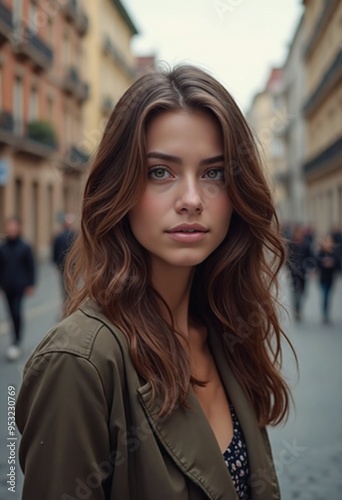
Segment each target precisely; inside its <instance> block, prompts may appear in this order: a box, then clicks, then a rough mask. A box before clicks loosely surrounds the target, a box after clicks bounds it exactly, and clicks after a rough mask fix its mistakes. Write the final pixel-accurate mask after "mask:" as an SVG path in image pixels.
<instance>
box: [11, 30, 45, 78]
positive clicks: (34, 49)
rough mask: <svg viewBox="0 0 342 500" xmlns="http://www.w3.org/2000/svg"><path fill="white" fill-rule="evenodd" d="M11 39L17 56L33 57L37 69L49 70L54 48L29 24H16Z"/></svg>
mask: <svg viewBox="0 0 342 500" xmlns="http://www.w3.org/2000/svg"><path fill="white" fill-rule="evenodd" d="M11 41H12V45H13V48H14V51H15V52H16V53H17V56H19V57H22V58H28V59H31V61H32V62H33V64H34V66H35V67H36V68H37V69H40V70H47V69H49V68H50V66H51V65H52V61H53V53H52V50H51V49H50V47H49V46H48V45H47V44H46V43H45V42H43V40H42V39H41V38H40V37H39V36H38V35H37V34H36V33H33V31H31V30H30V29H29V28H28V27H27V26H25V25H23V24H20V25H18V26H16V27H15V29H14V31H13V33H12V36H11Z"/></svg>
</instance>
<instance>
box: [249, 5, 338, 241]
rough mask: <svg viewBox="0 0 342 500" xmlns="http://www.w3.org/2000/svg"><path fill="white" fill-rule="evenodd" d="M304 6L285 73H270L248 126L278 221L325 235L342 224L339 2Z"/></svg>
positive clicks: (279, 70) (281, 69)
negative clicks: (269, 179)
mask: <svg viewBox="0 0 342 500" xmlns="http://www.w3.org/2000/svg"><path fill="white" fill-rule="evenodd" d="M303 3H304V6H305V10H304V14H303V17H302V19H301V20H300V22H299V24H298V26H297V29H296V31H295V34H294V37H293V40H292V42H291V44H290V46H289V51H288V56H287V59H286V61H285V63H284V66H283V67H282V68H272V69H271V71H270V74H269V78H268V81H267V83H266V85H265V88H264V89H263V90H262V91H261V92H259V93H258V94H256V95H255V97H254V99H253V101H252V104H251V107H250V109H249V111H248V113H247V119H248V121H249V123H250V125H251V127H252V128H253V130H254V132H255V134H256V136H257V138H258V140H259V141H260V144H261V152H262V154H263V157H264V160H265V168H266V171H267V173H269V174H270V175H271V177H272V182H273V185H274V191H275V201H276V204H277V209H278V215H279V218H280V220H281V221H282V223H283V224H284V225H285V224H288V223H291V224H306V225H310V226H312V229H313V230H314V231H315V232H316V233H317V235H318V236H323V235H324V234H326V233H328V232H329V231H330V230H331V228H332V227H333V226H335V227H336V226H339V227H341V225H342V85H341V83H342V29H341V20H342V2H340V1H338V0H326V1H324V2H323V1H320V0H306V1H304V2H303Z"/></svg>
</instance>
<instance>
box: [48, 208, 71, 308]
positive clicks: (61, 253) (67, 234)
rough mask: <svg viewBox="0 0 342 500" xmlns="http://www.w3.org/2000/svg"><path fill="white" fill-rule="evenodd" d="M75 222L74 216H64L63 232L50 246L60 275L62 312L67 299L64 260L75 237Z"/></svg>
mask: <svg viewBox="0 0 342 500" xmlns="http://www.w3.org/2000/svg"><path fill="white" fill-rule="evenodd" d="M75 221H76V217H75V215H74V214H72V213H68V214H65V215H64V218H63V230H62V231H61V232H60V233H58V234H57V236H56V237H55V238H54V240H53V244H52V258H53V262H54V263H55V264H56V266H57V269H58V271H59V275H60V284H61V291H62V300H63V311H64V309H65V304H66V302H67V298H68V294H67V290H66V286H65V279H64V268H65V260H66V257H67V254H68V252H69V250H70V248H71V247H72V245H73V243H74V240H75V237H76V230H75Z"/></svg>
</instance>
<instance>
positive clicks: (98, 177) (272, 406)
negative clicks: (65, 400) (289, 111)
mask: <svg viewBox="0 0 342 500" xmlns="http://www.w3.org/2000/svg"><path fill="white" fill-rule="evenodd" d="M174 110H187V111H190V112H192V111H204V112H207V113H211V115H212V116H214V117H215V118H216V120H217V122H218V123H219V125H220V128H221V131H222V136H223V147H224V158H225V170H226V182H227V186H226V188H227V190H228V194H229V197H230V199H231V201H232V204H233V215H232V219H231V223H230V228H229V231H228V233H227V235H226V237H225V239H224V241H223V242H222V243H221V244H220V245H219V247H218V248H217V249H216V250H215V251H214V252H213V253H212V254H211V255H209V257H207V259H206V260H205V261H204V262H202V263H201V264H200V265H198V266H197V267H196V269H195V273H194V279H193V284H192V289H191V295H190V310H189V314H190V315H191V316H193V317H195V318H197V319H198V318H200V319H202V321H206V320H209V321H211V322H212V323H214V324H215V325H216V328H217V330H218V331H219V332H221V333H222V336H223V339H224V342H225V346H226V352H227V357H228V360H229V364H230V366H231V368H232V370H233V372H234V374H235V376H236V377H237V378H238V380H239V382H240V384H241V385H242V387H243V388H244V390H245V392H246V394H247V396H248V397H249V399H250V401H251V402H252V404H253V406H254V408H255V411H256V414H257V417H258V421H259V424H260V425H261V426H264V425H266V424H276V423H279V422H280V421H282V420H283V419H284V418H286V416H287V414H288V410H289V403H290V399H291V395H290V391H289V388H288V386H287V384H286V382H285V381H284V379H283V377H282V375H281V373H280V368H281V362H282V351H281V341H282V337H283V336H284V337H285V338H286V335H285V333H284V332H283V330H282V328H281V326H280V322H279V318H278V301H277V291H278V286H277V274H278V272H279V270H280V269H281V267H282V265H283V263H284V260H285V250H284V243H283V240H282V238H281V236H280V232H279V224H278V219H277V215H276V212H275V208H274V204H273V201H272V196H271V192H270V189H269V186H268V185H267V182H266V180H265V177H264V174H263V170H262V166H261V162H260V158H259V156H258V152H257V147H256V145H255V142H254V139H253V135H252V133H251V131H250V129H249V127H248V125H247V123H246V121H245V119H244V117H243V115H242V113H241V111H240V110H239V108H238V106H237V105H236V103H235V101H234V100H233V98H232V97H231V96H230V94H229V93H228V92H227V91H226V89H225V88H224V87H223V86H222V85H221V84H220V83H219V82H218V81H217V80H216V79H214V78H213V77H212V76H211V75H209V74H207V73H206V72H205V71H203V70H201V69H199V68H196V67H193V66H189V65H186V66H185V65H184V66H178V67H176V68H174V69H173V70H170V69H159V70H157V71H155V72H151V73H148V74H146V75H144V76H142V77H140V78H139V79H138V80H137V81H136V82H135V83H134V84H133V85H132V86H131V87H130V88H129V89H128V90H127V92H126V93H125V94H124V95H123V97H122V98H121V99H120V101H119V102H118V103H117V105H116V107H115V109H114V110H113V112H112V114H111V116H110V119H109V121H108V124H107V126H106V129H105V131H104V134H103V138H102V141H101V143H100V145H99V148H98V151H97V155H96V158H95V160H94V163H93V166H92V169H91V171H90V174H89V178H88V180H87V183H86V187H85V193H84V198H83V205H82V214H81V223H80V230H79V234H78V237H77V239H76V242H75V244H74V246H73V249H72V250H71V252H70V254H69V256H68V260H67V270H66V277H67V282H68V288H69V293H70V301H69V305H68V309H67V312H68V313H72V312H73V311H75V310H76V309H77V308H78V307H79V306H80V305H81V304H82V303H83V302H84V301H85V300H86V299H87V298H90V299H92V300H93V301H95V302H96V303H97V304H98V305H99V306H100V307H101V308H102V310H103V312H104V313H105V315H106V316H107V317H108V318H109V319H110V320H111V321H112V322H113V323H114V324H115V325H116V326H117V327H118V328H119V329H120V330H121V331H122V332H123V333H124V334H125V336H126V337H127V341H128V346H129V352H130V356H131V359H132V361H133V364H134V366H135V368H136V370H137V372H138V373H139V375H140V376H141V377H142V378H143V379H145V380H147V381H149V382H150V383H151V386H152V396H153V398H156V397H158V398H160V400H161V402H162V404H161V408H160V413H159V415H160V416H164V415H167V414H169V413H171V412H172V410H173V409H174V408H175V407H176V406H178V405H184V404H185V399H186V396H187V393H188V391H189V386H190V384H191V383H200V381H196V379H194V378H193V377H192V376H191V370H190V359H189V355H188V352H187V351H186V349H185V348H184V344H183V343H182V342H181V338H180V334H179V332H176V331H175V329H174V327H173V323H172V317H170V321H166V320H165V319H164V318H163V316H162V314H161V307H160V306H161V301H162V302H163V299H162V297H161V296H160V295H159V294H158V293H157V291H156V290H155V289H154V288H153V286H152V284H151V281H150V277H151V273H150V263H149V256H148V253H147V251H146V250H145V249H144V248H143V247H142V246H141V245H140V244H139V243H138V241H137V240H136V239H135V237H134V235H133V233H132V231H131V228H130V224H129V220H128V213H129V211H130V210H131V209H132V208H133V207H134V206H135V204H136V203H137V202H138V200H139V198H140V197H141V195H142V193H143V191H144V187H145V185H146V181H147V169H146V138H145V132H146V127H147V124H148V122H149V120H151V119H153V117H154V116H156V114H158V113H163V112H165V111H174ZM214 195H215V193H213V196H214ZM164 305H166V304H165V303H164ZM169 312H170V311H169ZM170 316H171V312H170Z"/></svg>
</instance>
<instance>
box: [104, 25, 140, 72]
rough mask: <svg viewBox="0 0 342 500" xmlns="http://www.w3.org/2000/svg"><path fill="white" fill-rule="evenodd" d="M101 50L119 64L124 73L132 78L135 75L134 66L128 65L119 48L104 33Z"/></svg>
mask: <svg viewBox="0 0 342 500" xmlns="http://www.w3.org/2000/svg"><path fill="white" fill-rule="evenodd" d="M102 51H103V53H104V54H105V55H106V56H108V57H109V58H110V59H111V60H112V61H113V62H114V63H115V64H117V65H118V66H120V68H121V69H122V70H123V71H124V72H125V73H126V75H127V76H128V77H129V78H131V79H133V78H134V77H135V75H136V71H135V68H133V67H132V66H130V64H129V63H127V61H126V60H125V58H124V56H123V55H122V54H121V52H120V50H118V49H117V47H116V46H115V44H114V42H113V41H112V40H111V39H110V37H109V36H108V35H104V37H103V40H102Z"/></svg>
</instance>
